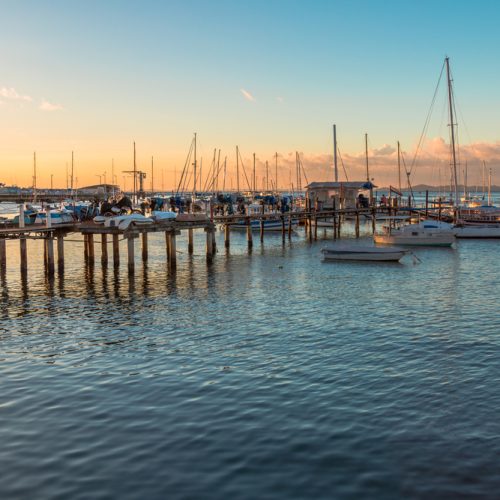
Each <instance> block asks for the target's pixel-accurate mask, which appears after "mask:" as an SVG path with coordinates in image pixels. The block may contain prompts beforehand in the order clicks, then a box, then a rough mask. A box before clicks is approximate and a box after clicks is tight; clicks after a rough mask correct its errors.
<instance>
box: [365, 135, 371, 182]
mask: <svg viewBox="0 0 500 500" xmlns="http://www.w3.org/2000/svg"><path fill="white" fill-rule="evenodd" d="M365 157H366V181H367V182H370V171H369V170H368V134H365Z"/></svg>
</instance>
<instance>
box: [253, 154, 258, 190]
mask: <svg viewBox="0 0 500 500" xmlns="http://www.w3.org/2000/svg"><path fill="white" fill-rule="evenodd" d="M256 191H257V185H256V179H255V153H254V154H253V192H254V194H255V192H256Z"/></svg>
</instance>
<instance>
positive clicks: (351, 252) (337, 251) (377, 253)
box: [322, 246, 407, 262]
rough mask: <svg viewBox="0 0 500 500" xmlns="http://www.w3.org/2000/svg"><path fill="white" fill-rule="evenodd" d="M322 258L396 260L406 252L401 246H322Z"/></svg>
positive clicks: (373, 260)
mask: <svg viewBox="0 0 500 500" xmlns="http://www.w3.org/2000/svg"><path fill="white" fill-rule="evenodd" d="M322 253H323V259H324V260H326V261H330V260H332V261H340V260H344V261H363V262H398V261H399V260H400V259H401V258H402V257H404V255H405V254H406V253H407V250H404V249H402V248H397V247H393V248H377V247H356V246H351V247H337V248H324V249H323V250H322Z"/></svg>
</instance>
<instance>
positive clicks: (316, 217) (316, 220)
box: [314, 214, 318, 241]
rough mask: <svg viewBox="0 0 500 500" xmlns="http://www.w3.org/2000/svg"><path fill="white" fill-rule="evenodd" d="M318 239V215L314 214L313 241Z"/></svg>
mask: <svg viewBox="0 0 500 500" xmlns="http://www.w3.org/2000/svg"><path fill="white" fill-rule="evenodd" d="M317 239H318V216H317V215H316V214H314V241H316V240H317Z"/></svg>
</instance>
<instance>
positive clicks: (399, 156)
mask: <svg viewBox="0 0 500 500" xmlns="http://www.w3.org/2000/svg"><path fill="white" fill-rule="evenodd" d="M398 188H399V192H400V193H401V147H400V145H399V141H398Z"/></svg>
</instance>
